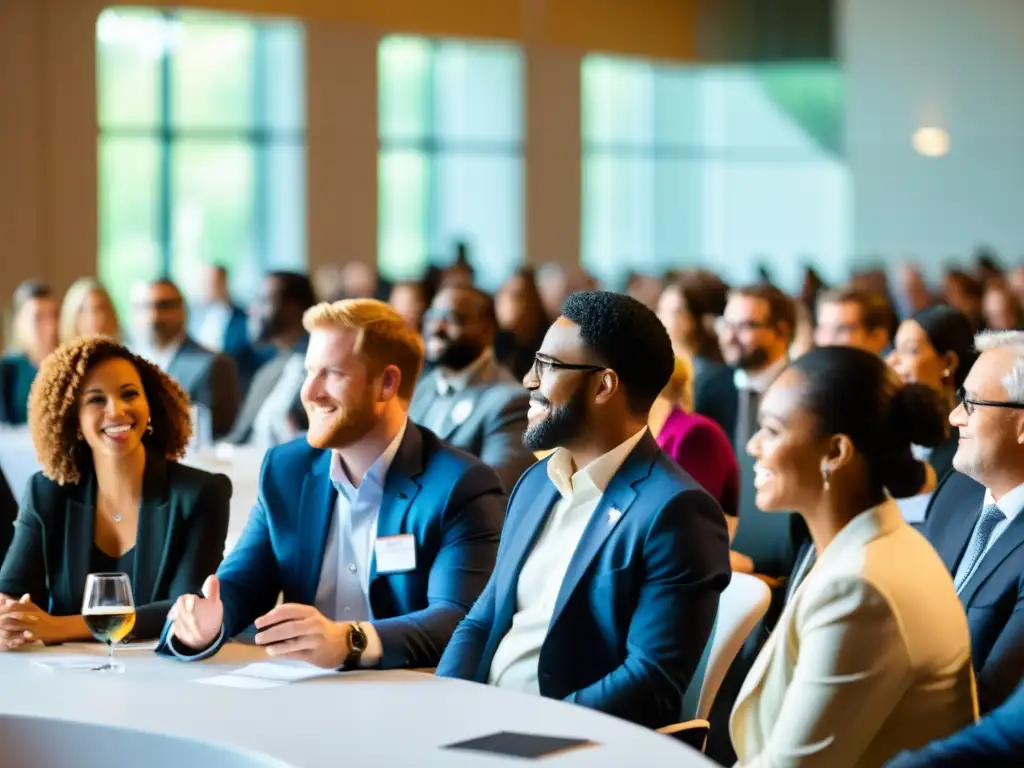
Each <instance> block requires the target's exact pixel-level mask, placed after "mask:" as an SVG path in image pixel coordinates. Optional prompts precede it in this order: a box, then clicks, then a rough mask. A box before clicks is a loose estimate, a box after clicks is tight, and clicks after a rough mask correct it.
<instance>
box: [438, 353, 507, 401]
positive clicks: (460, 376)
mask: <svg viewBox="0 0 1024 768" xmlns="http://www.w3.org/2000/svg"><path fill="white" fill-rule="evenodd" d="M493 359H494V350H493V349H492V348H491V347H487V348H486V349H485V350H484V351H483V352H481V353H480V357H478V358H477V359H476V360H474V361H473V362H472V363H470V364H469V365H467V366H466V367H465V368H463V369H462V370H461V371H458V372H449V373H445V372H444V371H442V370H441V369H440V368H438V369H437V376H436V383H437V393H438V394H439V395H447V394H448V392H449V390H451V391H453V392H462V391H463V390H464V389H465V388H466V387H468V386H469V383H470V382H471V381H472V380H473V377H474V376H476V374H477V372H478V371H479V370H480V369H481V368H483V367H484V366H485V365H487V364H488V363H489V362H490V361H491V360H493Z"/></svg>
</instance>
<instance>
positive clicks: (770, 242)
mask: <svg viewBox="0 0 1024 768" xmlns="http://www.w3.org/2000/svg"><path fill="white" fill-rule="evenodd" d="M840 78H841V73H840V72H839V69H838V67H837V66H835V65H833V64H829V63H805V64H787V65H757V66H732V65H730V66H716V67H682V66H663V65H656V64H653V63H651V62H646V61H632V60H626V59H617V58H609V57H603V56H589V57H587V58H586V59H584V63H583V70H582V81H583V93H582V96H583V105H582V109H583V119H582V131H583V134H582V138H583V195H582V205H583V215H582V233H581V234H582V249H583V261H584V264H585V265H586V267H587V268H588V269H589V270H590V271H591V272H592V273H593V274H595V276H597V277H599V278H601V279H602V280H606V281H609V282H611V283H612V284H613V285H614V284H616V283H620V282H621V280H622V279H623V277H624V276H625V274H626V272H628V271H630V270H635V271H648V272H661V271H664V270H667V269H673V268H679V267H683V266H698V265H700V266H706V267H709V268H713V269H715V270H716V271H717V272H719V273H721V274H723V276H724V277H726V278H727V279H731V280H735V281H746V280H749V279H752V278H753V277H754V273H755V269H756V266H757V265H759V264H761V263H764V264H766V265H767V266H768V268H769V270H770V271H771V273H772V275H773V278H775V279H776V280H777V281H778V282H779V283H780V284H782V285H786V286H793V285H794V284H795V282H796V281H797V280H798V278H799V271H800V267H801V265H802V264H803V263H805V262H813V263H815V264H817V265H818V266H819V267H820V268H822V269H823V270H824V271H825V272H826V273H828V272H829V271H833V270H835V271H839V270H840V269H841V268H842V266H843V265H844V263H845V262H844V260H845V258H846V257H847V255H848V253H847V249H848V246H849V242H850V240H849V221H850V216H849V210H848V207H849V179H848V172H847V168H846V165H845V163H844V161H843V158H842V157H841V155H840V151H839V144H840V141H839V133H838V132H839V125H840V124H841V121H842V91H841V79H840Z"/></svg>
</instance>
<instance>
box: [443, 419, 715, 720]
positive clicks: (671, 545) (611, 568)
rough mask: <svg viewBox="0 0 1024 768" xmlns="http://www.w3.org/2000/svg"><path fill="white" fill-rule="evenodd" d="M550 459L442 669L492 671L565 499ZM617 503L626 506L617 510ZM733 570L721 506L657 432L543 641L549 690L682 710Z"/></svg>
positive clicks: (609, 498) (613, 500) (585, 549)
mask: <svg viewBox="0 0 1024 768" xmlns="http://www.w3.org/2000/svg"><path fill="white" fill-rule="evenodd" d="M547 463H548V462H547V461H546V460H545V461H543V462H541V463H539V464H535V465H534V466H533V467H531V468H530V469H528V470H527V471H526V473H525V474H524V475H523V477H522V479H521V480H520V481H519V484H518V485H517V486H516V489H515V491H514V492H513V495H512V498H511V500H510V502H509V510H508V517H507V520H506V523H505V530H504V535H503V537H502V541H501V548H500V550H499V552H498V562H497V564H496V565H495V568H494V575H493V576H492V577H491V580H490V582H488V584H487V589H485V590H484V593H483V594H482V595H481V596H480V599H479V600H478V601H477V602H476V605H474V606H473V610H472V611H470V612H469V616H467V617H466V620H465V621H463V622H462V624H460V625H459V628H458V630H456V632H455V635H454V636H453V637H452V641H451V643H450V644H449V646H448V650H447V651H445V654H444V656H443V657H442V659H441V663H440V665H439V666H438V668H437V674H438V675H442V676H446V677H457V678H462V679H464V680H473V681H476V682H479V683H485V682H487V679H488V675H489V672H490V668H491V660H492V659H493V658H494V653H495V651H496V650H497V647H498V644H499V643H500V642H501V640H502V638H503V637H504V636H505V635H506V634H507V633H508V631H509V629H510V628H511V626H512V617H513V616H514V615H515V613H516V608H517V606H516V587H517V584H518V582H519V574H520V572H521V571H522V568H523V564H524V563H525V561H526V559H527V557H528V556H529V554H530V551H531V549H532V548H533V545H534V543H535V542H536V540H537V537H538V536H539V534H540V532H541V531H542V530H543V529H544V524H545V522H546V520H547V518H548V514H549V512H550V511H551V509H552V507H553V506H554V504H555V502H556V501H557V500H558V491H557V490H556V488H555V486H554V484H553V483H552V482H551V481H550V480H549V479H548V475H547ZM613 509H617V510H619V511H620V512H621V513H622V514H621V516H620V517H618V518H617V519H614V515H611V516H610V515H609V513H610V512H611V510H613ZM729 576H730V570H729V536H728V532H727V530H726V525H725V516H724V515H723V513H722V510H721V508H719V506H718V503H717V502H716V501H715V500H714V499H713V498H712V497H711V496H710V495H709V494H708V493H707V492H706V491H705V490H704V489H702V488H701V487H700V486H699V485H698V484H697V483H696V482H695V481H694V480H693V479H692V478H691V477H690V476H689V475H687V474H686V472H684V471H683V470H682V469H681V468H680V467H679V465H678V464H676V463H675V462H674V461H672V460H671V459H670V458H668V457H667V456H666V455H665V454H664V453H662V452H661V450H659V448H658V445H657V443H655V441H654V438H652V437H651V436H650V435H649V434H648V435H646V436H645V437H644V438H643V439H642V440H641V441H640V443H638V444H637V446H636V448H634V449H633V451H632V453H631V454H630V455H629V457H628V458H627V459H626V461H625V462H624V463H623V465H622V467H621V468H620V469H619V471H618V472H617V473H616V474H615V476H614V477H613V478H612V480H611V482H610V483H609V485H608V487H607V489H606V490H605V493H604V495H603V497H602V498H601V501H600V503H599V504H598V507H597V509H595V510H594V513H593V515H592V516H591V518H590V521H589V522H588V523H587V527H586V529H585V530H584V532H583V536H582V538H581V539H580V542H579V544H578V545H577V546H576V551H575V553H574V554H573V557H572V560H571V562H570V563H569V569H568V571H567V572H566V574H565V579H564V580H563V582H562V586H561V589H560V591H559V594H558V599H557V602H556V604H555V609H554V612H553V614H552V617H551V624H550V626H549V628H548V633H547V636H546V637H545V639H544V644H543V646H542V648H541V651H540V659H539V662H538V676H539V684H540V693H541V695H543V696H547V697H550V698H556V699H564V700H565V701H568V702H572V703H575V704H581V705H583V706H586V707H590V708H592V709H597V710H600V711H603V712H607V713H609V714H612V715H615V716H617V717H620V718H623V719H625V720H631V721H633V722H636V723H640V724H642V725H646V726H649V727H659V726H663V725H668V724H670V723H673V722H676V721H678V720H680V719H681V714H682V709H683V694H684V692H685V691H686V688H687V686H688V685H689V683H690V678H691V677H692V676H693V674H694V671H695V670H696V668H697V664H698V661H699V660H700V658H701V655H702V653H703V651H704V647H705V645H706V644H707V641H708V638H709V636H710V635H711V630H712V627H713V625H714V623H715V615H716V613H717V611H718V598H719V595H720V594H721V592H722V590H724V589H725V587H726V586H727V585H728V583H729Z"/></svg>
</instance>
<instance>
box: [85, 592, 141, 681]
mask: <svg viewBox="0 0 1024 768" xmlns="http://www.w3.org/2000/svg"><path fill="white" fill-rule="evenodd" d="M82 617H83V618H84V619H85V624H86V626H87V627H89V631H90V632H92V636H93V637H95V638H96V639H97V640H98V641H99V642H101V643H105V644H106V646H107V660H106V663H104V664H102V665H101V666H98V667H96V668H95V669H94V670H93V671H95V672H123V671H124V665H123V664H121V663H119V662H116V661H114V647H115V646H116V645H117V644H118V643H120V642H121V641H122V640H124V639H125V638H126V637H128V635H129V633H130V632H131V631H132V629H134V628H135V601H134V600H133V599H132V585H131V582H130V581H129V580H128V574H126V573H90V574H89V575H88V576H87V577H86V580H85V597H84V598H83V599H82Z"/></svg>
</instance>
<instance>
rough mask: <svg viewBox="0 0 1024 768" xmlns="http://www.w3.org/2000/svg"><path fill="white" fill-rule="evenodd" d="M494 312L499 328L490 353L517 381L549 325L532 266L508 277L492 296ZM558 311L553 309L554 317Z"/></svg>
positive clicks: (528, 368) (531, 361)
mask: <svg viewBox="0 0 1024 768" xmlns="http://www.w3.org/2000/svg"><path fill="white" fill-rule="evenodd" d="M494 311H495V315H496V317H497V319H498V328H499V333H498V336H497V338H496V339H495V342H494V354H495V355H496V356H497V358H498V361H499V362H500V363H501V364H502V365H504V366H505V367H506V368H508V370H509V371H510V372H511V373H512V375H513V376H515V377H516V378H517V379H519V380H520V381H521V380H522V378H523V377H524V376H525V375H526V374H527V373H528V372H529V371H530V369H531V368H532V367H533V356H534V355H536V354H537V350H538V349H540V345H541V342H543V341H544V334H545V333H547V330H548V326H549V325H550V324H551V321H550V319H549V317H550V316H549V315H548V314H547V312H546V311H545V309H544V303H543V301H542V300H541V296H540V293H539V292H538V290H537V283H536V282H535V279H534V271H533V269H531V268H530V267H522V268H521V269H519V270H518V271H517V272H516V273H515V274H514V275H512V277H510V278H509V279H508V281H507V282H506V283H505V284H504V285H503V286H502V287H501V290H500V291H498V295H497V296H496V297H495V300H494ZM560 313H561V310H560V309H559V310H557V311H556V313H555V315H554V317H558V315H559V314H560Z"/></svg>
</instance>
